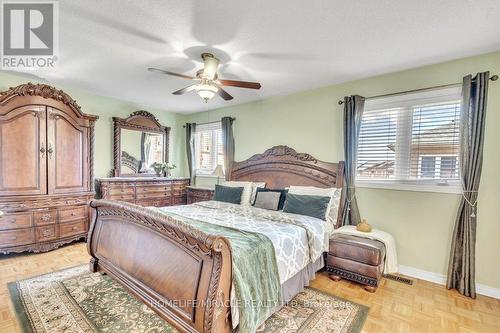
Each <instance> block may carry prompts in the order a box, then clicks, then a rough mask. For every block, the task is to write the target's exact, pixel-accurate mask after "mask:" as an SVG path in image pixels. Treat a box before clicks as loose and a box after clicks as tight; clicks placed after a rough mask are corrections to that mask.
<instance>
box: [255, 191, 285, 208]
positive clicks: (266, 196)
mask: <svg viewBox="0 0 500 333" xmlns="http://www.w3.org/2000/svg"><path fill="white" fill-rule="evenodd" d="M280 196H281V193H280V192H270V191H268V192H257V195H256V197H255V202H254V204H253V205H254V207H257V208H263V209H269V210H278V207H279V203H280Z"/></svg>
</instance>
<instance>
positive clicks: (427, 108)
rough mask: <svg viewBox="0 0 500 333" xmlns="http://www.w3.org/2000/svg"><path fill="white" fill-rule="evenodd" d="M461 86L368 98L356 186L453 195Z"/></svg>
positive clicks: (456, 182)
mask: <svg viewBox="0 0 500 333" xmlns="http://www.w3.org/2000/svg"><path fill="white" fill-rule="evenodd" d="M460 99H461V96H460V87H453V88H445V89H434V90H431V91H425V92H419V93H411V94H405V95H398V96H391V97H383V98H375V99H371V100H367V101H366V103H365V111H364V113H363V117H362V120H361V130H360V136H359V143H358V164H357V181H356V183H357V185H359V186H366V187H383V188H395V189H408V190H425V191H428V190H431V191H434V190H435V191H438V192H457V191H459V189H460V182H459V174H458V156H459V150H460V136H459V134H460Z"/></svg>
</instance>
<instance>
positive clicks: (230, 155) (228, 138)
mask: <svg viewBox="0 0 500 333" xmlns="http://www.w3.org/2000/svg"><path fill="white" fill-rule="evenodd" d="M233 120H234V119H233V118H231V117H223V118H222V119H221V125H222V146H223V149H224V172H225V173H226V180H230V179H231V164H232V163H233V162H234V136H233Z"/></svg>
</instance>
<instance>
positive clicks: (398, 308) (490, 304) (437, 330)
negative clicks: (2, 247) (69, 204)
mask: <svg viewBox="0 0 500 333" xmlns="http://www.w3.org/2000/svg"><path fill="white" fill-rule="evenodd" d="M88 261H89V256H88V254H87V250H86V248H85V244H84V243H77V244H73V245H69V246H65V247H63V248H60V249H58V250H55V251H52V252H47V253H41V254H25V255H8V256H4V255H0V332H6V333H7V332H8V333H11V332H19V328H18V327H17V323H16V319H15V314H14V311H13V308H12V304H11V302H10V297H9V294H8V291H7V283H8V282H12V281H16V280H19V279H23V278H26V277H30V276H35V275H40V274H44V273H47V272H51V271H54V270H59V269H62V268H66V267H71V266H75V265H79V264H85V263H88ZM312 287H314V288H317V289H321V290H323V291H325V292H328V293H330V294H334V295H337V296H339V297H342V298H345V299H348V300H351V301H353V302H357V303H360V304H364V305H367V306H369V307H370V312H369V314H368V318H367V320H366V322H365V326H364V328H363V332H364V333H385V332H401V333H406V332H411V333H421V332H422V333H423V332H425V333H453V332H459V333H472V332H485V333H493V332H500V300H496V299H493V298H489V297H484V296H478V298H477V299H476V300H472V299H470V298H467V297H463V296H461V295H459V294H458V293H456V292H455V291H448V290H446V289H445V288H444V287H443V286H440V285H437V284H434V283H430V282H426V281H421V280H414V284H413V286H408V285H405V284H402V283H399V282H395V281H391V280H385V279H384V280H383V281H382V282H381V285H380V287H379V289H378V290H377V292H376V293H373V294H370V293H368V292H366V291H364V290H363V288H361V287H360V286H359V285H357V284H354V283H351V282H348V281H340V282H333V281H331V280H330V279H329V278H328V276H327V275H326V274H323V273H322V274H318V275H317V277H316V279H315V280H314V281H313V283H312Z"/></svg>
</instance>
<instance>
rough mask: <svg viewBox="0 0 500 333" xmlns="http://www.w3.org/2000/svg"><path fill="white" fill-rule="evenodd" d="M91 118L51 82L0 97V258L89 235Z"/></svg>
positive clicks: (16, 90)
mask: <svg viewBox="0 0 500 333" xmlns="http://www.w3.org/2000/svg"><path fill="white" fill-rule="evenodd" d="M96 120H97V117H96V116H91V115H86V114H84V113H82V111H81V110H80V107H79V106H78V104H76V102H75V101H74V100H73V99H72V98H71V97H70V96H68V95H67V94H66V93H64V92H63V91H61V90H57V89H55V88H53V87H51V86H48V85H44V84H31V83H28V84H23V85H20V86H17V87H14V88H10V89H9V90H8V91H4V92H1V93H0V211H2V213H3V214H2V216H1V217H0V253H4V254H6V253H9V252H23V251H32V252H40V251H48V250H51V249H54V248H57V247H59V246H61V245H63V244H65V243H69V242H71V241H74V240H77V239H81V238H85V237H86V236H87V231H88V226H89V220H90V218H89V217H90V216H89V214H90V212H89V208H88V203H89V201H90V200H91V199H92V198H93V197H94V194H95V193H94V186H93V184H94V181H93V137H94V123H95V121H96Z"/></svg>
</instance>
